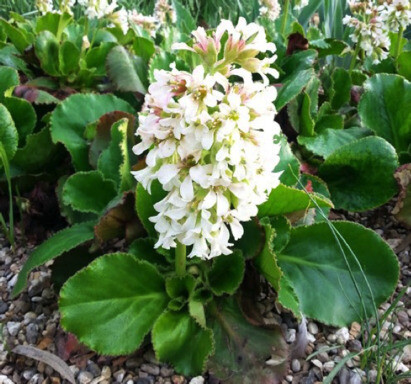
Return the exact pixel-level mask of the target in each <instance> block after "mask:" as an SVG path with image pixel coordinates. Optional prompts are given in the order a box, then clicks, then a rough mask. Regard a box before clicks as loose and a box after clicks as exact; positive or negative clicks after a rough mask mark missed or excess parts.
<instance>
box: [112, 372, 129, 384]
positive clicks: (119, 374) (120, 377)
mask: <svg viewBox="0 0 411 384" xmlns="http://www.w3.org/2000/svg"><path fill="white" fill-rule="evenodd" d="M125 375H126V371H125V370H124V369H120V370H118V371H116V372H114V373H113V377H114V378H115V379H116V381H118V382H119V383H121V382H122V381H123V379H124V376H125Z"/></svg>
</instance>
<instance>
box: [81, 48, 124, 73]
mask: <svg viewBox="0 0 411 384" xmlns="http://www.w3.org/2000/svg"><path fill="white" fill-rule="evenodd" d="M115 46H117V44H116V43H114V42H107V43H101V44H100V45H99V46H98V47H94V48H91V49H90V50H88V51H87V53H86V57H85V60H86V64H87V68H88V69H90V70H91V69H92V70H93V74H94V75H96V76H105V75H106V60H107V55H108V54H109V52H110V51H111V49H112V48H113V47H115Z"/></svg>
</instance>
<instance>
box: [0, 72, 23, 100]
mask: <svg viewBox="0 0 411 384" xmlns="http://www.w3.org/2000/svg"><path fill="white" fill-rule="evenodd" d="M19 84H20V79H19V74H18V72H17V71H16V70H15V69H14V68H10V67H0V100H3V98H4V93H5V92H6V91H7V90H8V89H9V88H12V87H15V86H16V85H19Z"/></svg>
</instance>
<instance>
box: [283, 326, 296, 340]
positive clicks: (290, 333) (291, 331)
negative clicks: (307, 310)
mask: <svg viewBox="0 0 411 384" xmlns="http://www.w3.org/2000/svg"><path fill="white" fill-rule="evenodd" d="M295 339H296V330H295V329H292V328H290V329H288V330H287V334H286V336H285V341H286V342H287V343H294V341H295Z"/></svg>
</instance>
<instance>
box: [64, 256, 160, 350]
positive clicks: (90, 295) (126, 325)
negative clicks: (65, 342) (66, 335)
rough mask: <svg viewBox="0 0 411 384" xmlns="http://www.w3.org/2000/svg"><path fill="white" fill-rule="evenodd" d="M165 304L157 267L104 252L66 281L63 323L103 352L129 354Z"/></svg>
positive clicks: (68, 329)
mask: <svg viewBox="0 0 411 384" xmlns="http://www.w3.org/2000/svg"><path fill="white" fill-rule="evenodd" d="M167 302H168V299H167V295H166V293H165V289H164V279H163V277H162V276H161V275H160V274H159V273H158V271H157V269H156V268H155V267H154V266H152V265H151V264H149V263H146V262H143V261H139V260H137V259H136V258H135V257H134V256H132V255H128V254H125V253H114V254H109V255H104V256H101V257H99V258H98V259H96V260H95V261H93V262H92V263H91V264H90V265H89V266H88V267H86V268H84V269H82V270H81V271H80V272H78V273H77V274H76V275H74V276H73V277H72V278H70V279H69V280H68V281H67V282H66V283H65V284H64V286H63V288H62V289H61V291H60V300H59V306H60V312H61V324H62V326H63V327H64V328H65V329H66V330H67V331H68V332H72V333H74V334H75V335H76V336H77V337H78V339H79V340H80V341H81V342H82V343H84V344H86V345H87V346H89V347H90V348H92V349H94V350H95V351H97V352H98V353H100V354H105V355H125V354H129V353H131V352H132V351H134V350H136V349H137V348H138V347H139V346H140V344H141V342H142V340H143V338H144V336H145V335H146V334H147V333H148V332H149V331H150V329H151V328H152V326H153V324H154V322H155V321H156V320H157V318H158V317H159V316H160V314H161V313H162V312H163V311H164V309H165V308H166V306H167ZM90 314H92V316H90Z"/></svg>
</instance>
